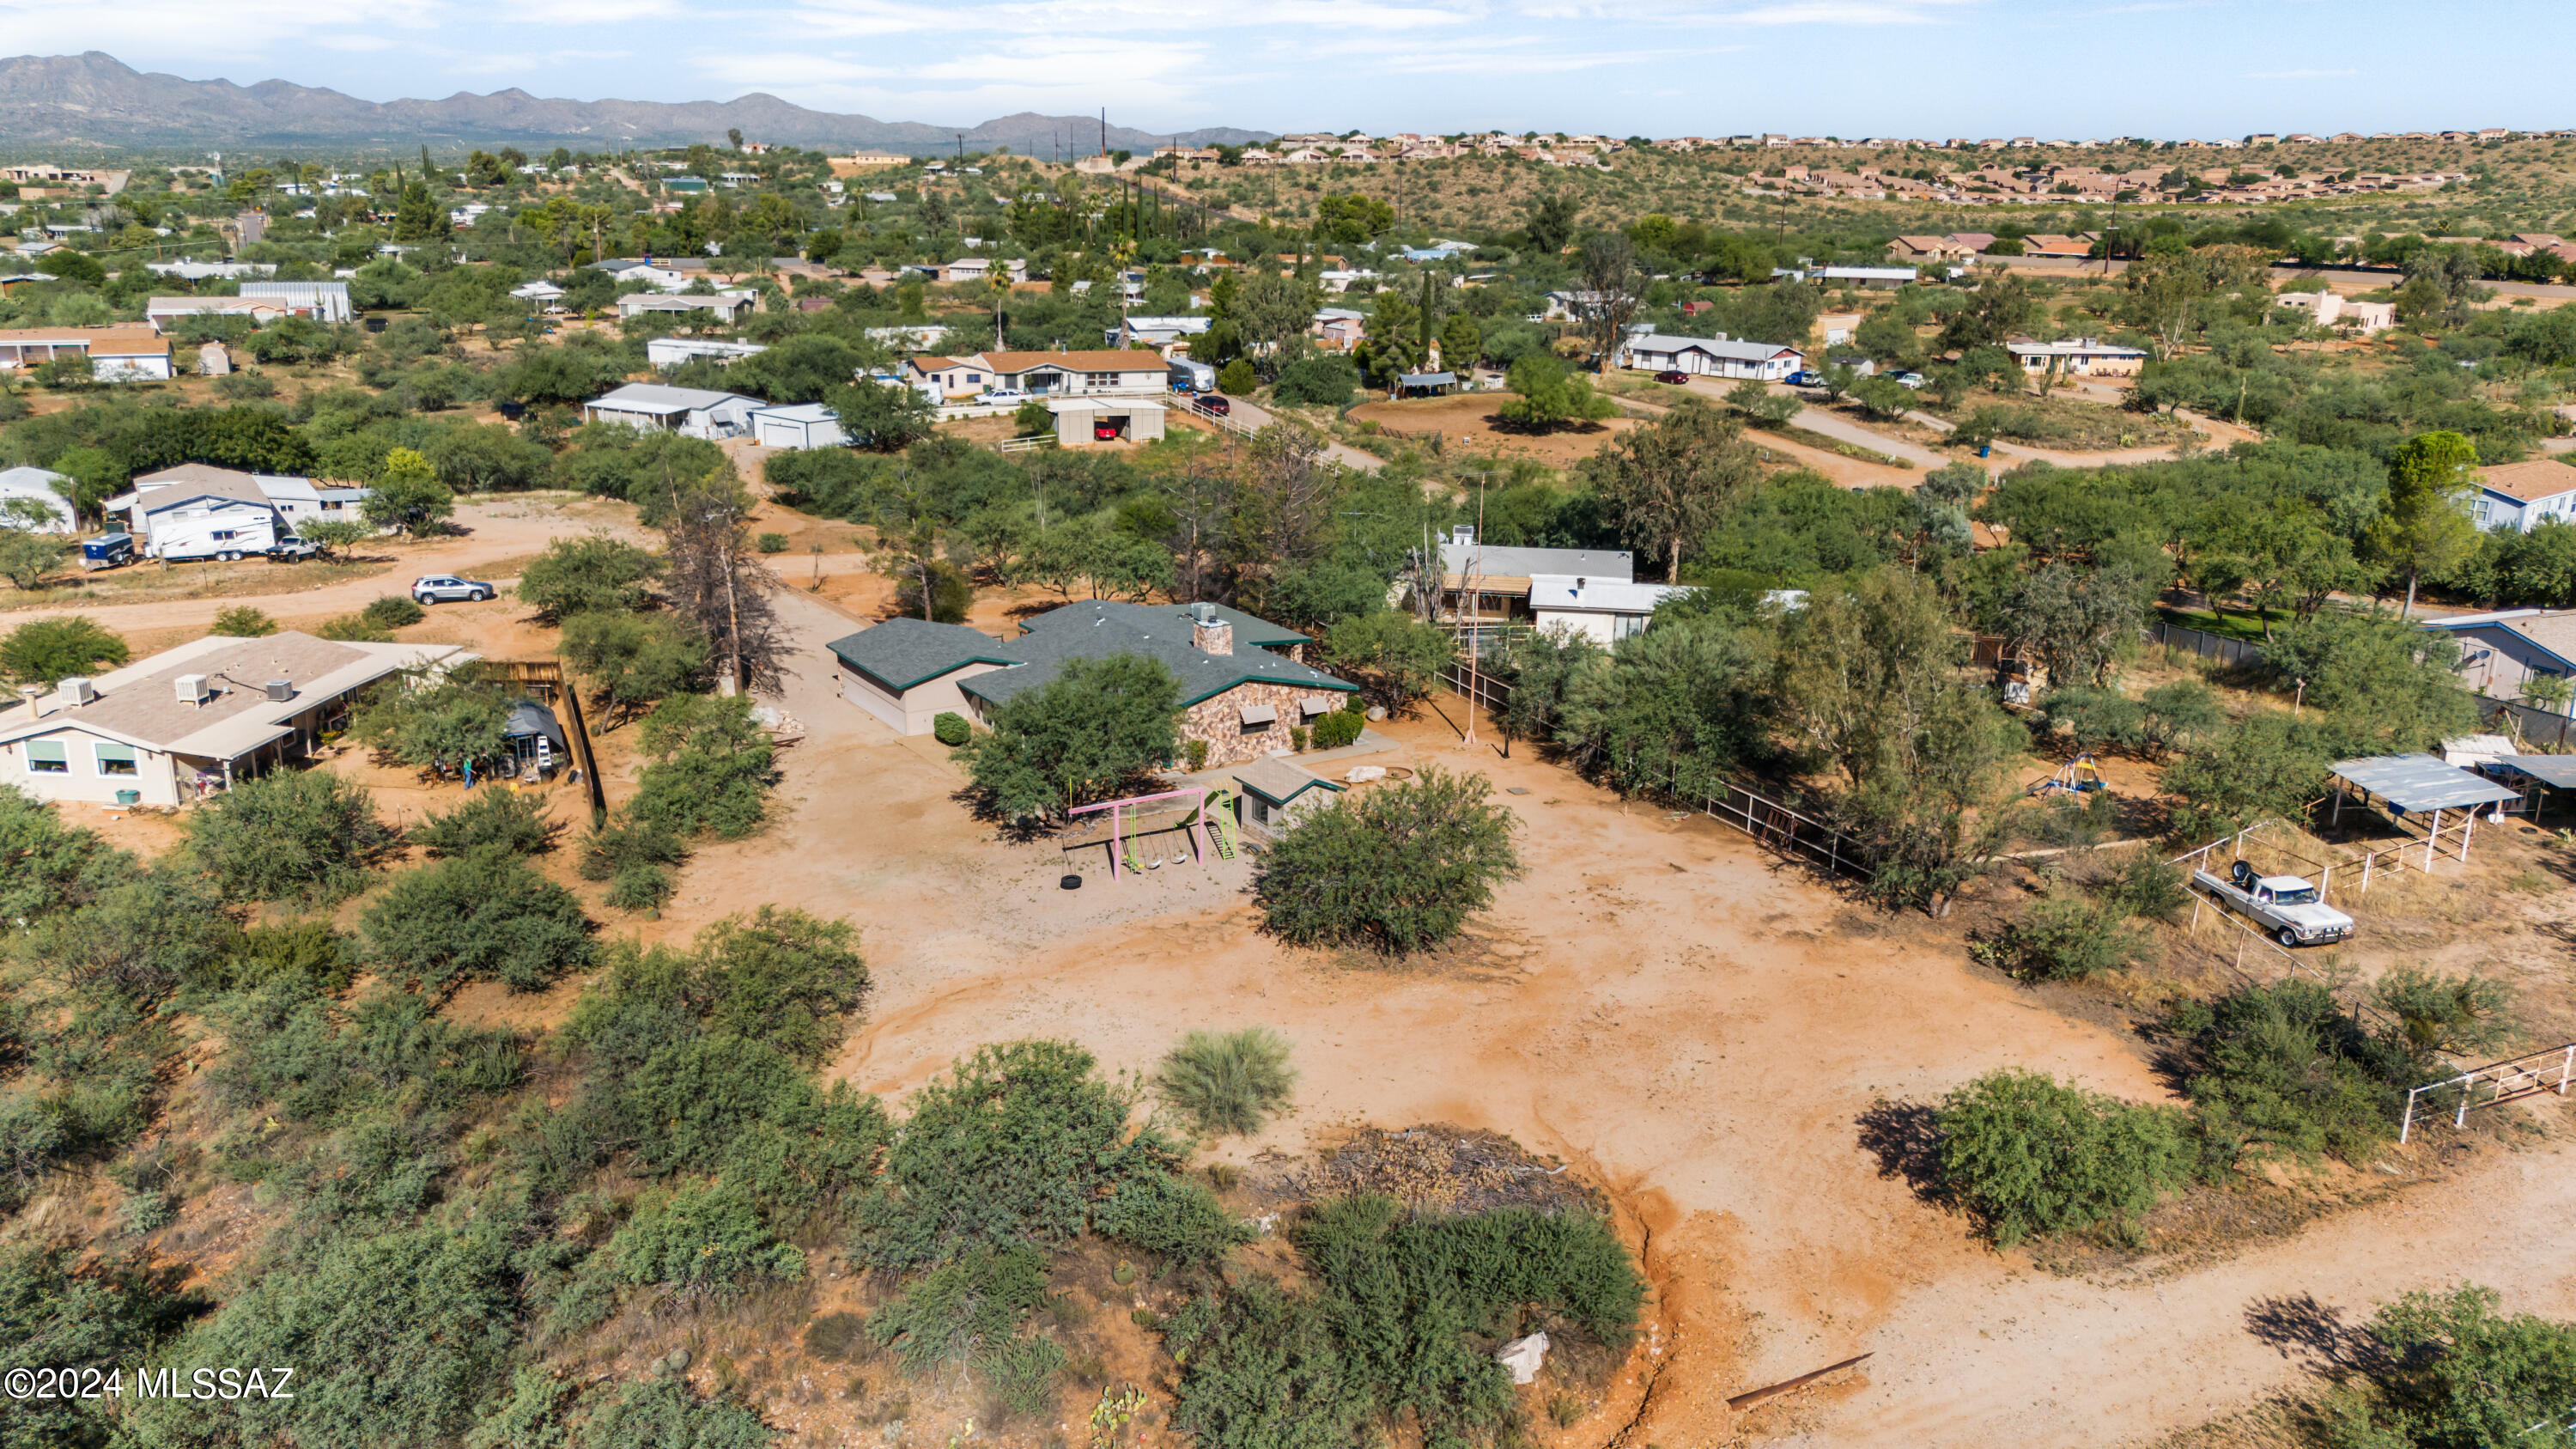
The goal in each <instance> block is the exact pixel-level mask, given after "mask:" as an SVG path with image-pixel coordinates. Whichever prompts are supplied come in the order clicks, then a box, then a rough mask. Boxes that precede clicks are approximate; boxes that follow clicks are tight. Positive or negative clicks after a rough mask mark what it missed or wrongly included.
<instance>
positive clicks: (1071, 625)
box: [879, 599, 1358, 706]
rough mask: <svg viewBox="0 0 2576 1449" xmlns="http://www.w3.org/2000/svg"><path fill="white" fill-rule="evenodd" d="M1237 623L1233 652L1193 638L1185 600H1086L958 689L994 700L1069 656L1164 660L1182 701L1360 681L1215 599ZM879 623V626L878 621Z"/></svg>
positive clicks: (1010, 646) (1346, 686)
mask: <svg viewBox="0 0 2576 1449" xmlns="http://www.w3.org/2000/svg"><path fill="white" fill-rule="evenodd" d="M1216 615H1217V617H1218V618H1219V619H1222V620H1224V621H1225V622H1226V623H1228V624H1231V625H1233V626H1234V652H1233V653H1231V654H1210V653H1207V652H1206V651H1204V650H1202V649H1200V648H1199V647H1198V646H1197V645H1196V644H1195V643H1193V642H1192V635H1191V627H1190V611H1189V606H1188V605H1185V604H1122V603H1116V602H1113V601H1110V600H1107V599H1093V600H1085V601H1083V602H1080V603H1074V604H1067V605H1065V606H1064V607H1063V608H1061V609H1053V610H1050V611H1048V612H1046V613H1044V614H1040V615H1039V616H1037V617H1036V618H1034V619H1031V620H1029V621H1028V622H1027V623H1026V624H1025V625H1023V626H1022V627H1023V628H1024V629H1025V630H1026V631H1027V632H1026V633H1023V634H1022V635H1021V636H1020V637H1019V638H1017V639H1014V640H1012V641H1010V642H1009V643H1007V644H1005V645H1002V646H1001V652H1003V653H1005V654H1011V655H1016V656H1018V657H1019V659H1020V661H1021V663H1022V664H1023V666H1024V667H1022V668H1017V669H999V670H995V671H993V672H992V673H990V674H979V675H976V676H975V677H974V678H972V679H969V680H966V681H964V682H962V683H961V684H959V686H958V687H959V688H960V689H963V690H964V691H966V692H967V693H968V694H971V695H974V696H975V697H976V698H978V699H981V700H984V701H986V702H987V703H991V704H999V703H1001V702H1002V701H1004V700H1006V699H1009V698H1010V697H1011V696H1013V695H1015V694H1018V693H1019V692H1020V691H1022V690H1024V689H1032V688H1037V687H1039V686H1042V685H1044V684H1045V683H1046V682H1047V681H1048V680H1050V679H1053V678H1054V677H1055V675H1056V671H1057V670H1059V669H1061V668H1063V667H1064V665H1065V663H1066V661H1068V660H1073V659H1106V658H1109V657H1110V656H1112V655H1116V654H1137V655H1142V656H1144V657H1145V658H1148V659H1153V660H1157V661H1159V662H1161V664H1162V665H1163V667H1164V668H1166V669H1168V670H1170V671H1171V672H1172V675H1173V677H1174V678H1176V679H1178V680H1179V681H1180V683H1181V703H1182V704H1183V705H1184V706H1186V705H1192V704H1196V703H1198V702H1199V701H1200V700H1203V699H1207V698H1209V697H1210V696H1213V695H1218V694H1223V693H1224V692H1225V691H1227V690H1229V689H1232V688H1234V687H1235V686H1236V685H1238V684H1253V683H1265V684H1285V685H1290V686H1296V687H1302V688H1307V689H1328V690H1337V691H1340V692H1343V693H1350V692H1353V691H1355V690H1356V689H1357V688H1358V686H1356V685H1353V684H1351V683H1349V682H1348V681H1346V680H1341V679H1336V678H1334V677H1333V676H1332V675H1329V674H1326V673H1325V672H1323V671H1322V670H1320V669H1314V668H1310V667H1308V666H1306V665H1303V664H1300V663H1298V662H1297V661H1295V660H1293V659H1290V658H1287V657H1286V656H1284V655H1279V654H1273V653H1271V652H1270V650H1269V648H1268V647H1266V646H1270V645H1287V644H1302V643H1304V642H1306V636H1305V635H1303V634H1300V633H1298V632H1296V631H1295V630H1293V629H1283V628H1281V627H1280V626H1278V625H1276V624H1273V623H1271V622H1270V621H1269V620H1267V619H1260V618H1255V617H1254V616H1252V615H1250V614H1247V613H1244V612H1243V611H1242V610H1240V609H1229V608H1226V607H1225V606H1224V605H1221V604H1220V605H1217V606H1216ZM879 627H883V626H882V625H880V626H879Z"/></svg>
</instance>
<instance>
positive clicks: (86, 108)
mask: <svg viewBox="0 0 2576 1449" xmlns="http://www.w3.org/2000/svg"><path fill="white" fill-rule="evenodd" d="M729 130H740V131H741V132H742V133H743V135H744V137H745V138H747V139H749V140H754V141H768V142H775V143H781V144H787V145H795V146H806V147H816V148H822V149H847V148H850V147H858V146H865V147H874V148H878V149H881V150H888V151H903V152H908V153H911V154H915V155H927V154H931V153H934V152H938V151H943V150H947V149H950V148H953V147H955V146H957V145H958V144H959V141H960V138H961V137H962V138H963V141H964V145H965V147H966V149H968V150H990V149H992V148H994V147H996V146H1008V147H1010V148H1011V149H1012V150H1013V151H1017V152H1020V153H1022V154H1024V155H1040V156H1043V155H1047V154H1050V151H1051V148H1052V147H1053V146H1054V145H1056V144H1058V143H1059V141H1060V142H1061V144H1062V145H1063V147H1064V151H1063V154H1064V155H1065V156H1067V157H1072V156H1077V155H1083V154H1088V153H1089V152H1091V151H1093V150H1095V149H1098V148H1099V147H1101V146H1102V145H1103V144H1104V140H1103V137H1102V135H1101V125H1100V121H1099V119H1098V118H1097V117H1093V116H1044V115H1039V114H1037V113H1035V112H1029V111H1024V112H1021V113H1019V114H1017V115H1011V116H1003V117H1000V118H998V119H995V120H990V121H985V122H983V123H981V124H980V125H975V126H971V127H970V126H933V125H927V124H924V123H922V122H919V121H880V120H877V119H876V118H874V117H872V116H844V115H835V114H833V113H831V112H828V111H811V110H807V109H806V108H805V107H803V106H799V105H794V104H791V103H789V102H787V101H782V100H780V99H779V98H778V97H776V96H773V95H765V94H763V93H761V92H758V91H754V92H752V93H751V94H749V95H746V96H741V97H738V98H736V99H734V100H730V101H684V102H678V103H673V102H667V101H619V100H603V101H570V100H559V99H548V98H546V97H542V96H532V95H530V94H528V93H527V92H526V91H523V90H517V89H512V90H505V91H495V92H493V93H492V94H490V95H483V96H478V95H473V94H470V93H468V92H464V91H459V92H457V93H456V94H455V95H452V96H449V97H447V98H446V99H445V100H435V101H427V100H400V101H362V100H360V99H358V98H357V97H355V96H349V95H343V94H341V93H340V92H338V91H335V90H329V89H325V88H322V87H317V86H300V85H296V84H294V83H292V82H290V81H282V80H266V81H261V82H260V83H259V84H257V85H251V86H241V85H235V84H233V83H232V82H231V81H228V80H183V79H181V78H180V77H178V76H175V75H164V74H160V73H157V72H156V73H151V74H146V73H144V72H142V71H138V70H135V69H134V68H133V67H131V66H128V65H126V64H125V63H123V62H122V61H119V60H118V59H117V58H116V57H114V56H112V55H108V54H105V53H103V52H100V51H95V50H93V51H90V52H88V53H86V54H83V55H21V56H13V57H10V58H8V59H6V60H0V143H5V144H6V145H7V146H8V147H9V148H10V149H11V150H13V151H22V150H24V149H25V148H26V147H27V146H28V145H29V144H31V143H32V144H49V145H58V146H69V147H78V146H90V147H114V148H128V147H131V148H151V147H167V146H235V147H242V148H248V149H265V148H271V147H276V148H292V149H315V148H321V147H335V146H339V147H345V146H359V147H378V146H381V147H398V148H402V149H409V148H411V147H413V146H416V145H428V146H432V147H453V146H460V145H469V144H472V145H490V146H497V145H502V144H510V145H516V146H521V147H528V146H545V147H553V146H558V145H560V146H569V147H572V148H573V149H574V150H587V151H606V150H618V149H624V148H627V147H630V146H675V145H687V144H690V143H693V142H707V143H710V144H715V145H722V144H723V143H724V141H725V133H726V132H727V131H729ZM1272 134H1273V133H1272V132H1268V131H1246V130H1241V129H1238V128H1236V127H1232V126H1213V127H1206V128H1202V129H1200V130H1196V131H1182V132H1178V133H1157V132H1148V131H1138V130H1134V129H1132V128H1129V127H1125V126H1111V127H1109V128H1108V136H1107V138H1106V141H1105V144H1106V145H1107V146H1108V148H1109V149H1112V150H1121V149H1124V150H1130V151H1142V150H1145V149H1148V148H1149V147H1153V146H1160V145H1168V144H1171V143H1173V142H1175V141H1177V142H1179V143H1180V144H1184V145H1192V146H1214V145H1241V144H1244V143H1247V142H1251V141H1260V140H1267V139H1269V138H1270V136H1271V135H1272ZM67 159H68V158H67Z"/></svg>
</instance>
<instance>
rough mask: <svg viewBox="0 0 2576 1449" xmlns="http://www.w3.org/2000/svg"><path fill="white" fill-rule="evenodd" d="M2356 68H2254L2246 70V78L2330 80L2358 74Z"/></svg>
mask: <svg viewBox="0 0 2576 1449" xmlns="http://www.w3.org/2000/svg"><path fill="white" fill-rule="evenodd" d="M2359 74H2361V72H2360V71H2357V70H2256V71H2247V72H2246V73H2245V78H2246V79H2247V80H2274V81H2277V80H2332V79H2334V78H2335V77H2337V76H2347V75H2359Z"/></svg>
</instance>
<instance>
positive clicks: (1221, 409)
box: [1192, 392, 1234, 418]
mask: <svg viewBox="0 0 2576 1449" xmlns="http://www.w3.org/2000/svg"><path fill="white" fill-rule="evenodd" d="M1192 401H1193V402H1195V403H1196V404H1197V406H1198V410H1199V411H1200V412H1203V413H1214V414H1216V415H1217V416H1218V417H1221V418H1222V417H1229V416H1231V415H1232V414H1233V412H1234V399H1232V398H1230V397H1227V396H1226V395H1225V394H1224V393H1221V392H1212V393H1208V394H1207V395H1205V396H1203V397H1199V398H1194V399H1192Z"/></svg>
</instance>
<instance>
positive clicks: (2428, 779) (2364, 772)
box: [2334, 755, 2522, 813]
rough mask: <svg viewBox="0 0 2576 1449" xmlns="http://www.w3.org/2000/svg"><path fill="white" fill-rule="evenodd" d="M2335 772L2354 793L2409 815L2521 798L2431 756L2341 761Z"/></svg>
mask: <svg viewBox="0 0 2576 1449" xmlns="http://www.w3.org/2000/svg"><path fill="white" fill-rule="evenodd" d="M2334 772H2335V775H2336V776H2337V778H2339V779H2341V780H2342V781H2343V782H2344V783H2345V784H2347V785H2350V786H2352V787H2353V788H2354V789H2356V790H2360V791H2363V792H2365V793H2367V794H2372V795H2376V796H2378V797H2379V798H2380V799H2382V800H2385V801H2387V802H2388V803H2389V804H2391V805H2393V806H2395V807H2397V808H2398V809H2399V810H2401V811H2405V812H2408V813H2412V812H2414V811H2418V810H2465V809H2473V808H2475V807H2477V806H2480V805H2491V804H2494V803H2496V802H2498V801H2501V800H2519V799H2521V798H2522V795H2521V792H2519V791H2516V790H2512V789H2508V788H2506V787H2505V786H2502V785H2499V784H2497V783H2496V782H2495V781H2493V780H2489V779H2486V778H2483V777H2482V776H2478V775H2472V774H2470V773H2469V772H2468V771H2466V770H2463V769H2461V768H2460V767H2459V766H2457V765H2446V764H2444V763H2442V762H2441V761H2440V760H2438V759H2436V758H2434V757H2433V756H2431V755H2371V756H2368V757H2367V758H2364V759H2358V760H2339V761H2337V762H2336V763H2335V767H2334Z"/></svg>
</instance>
